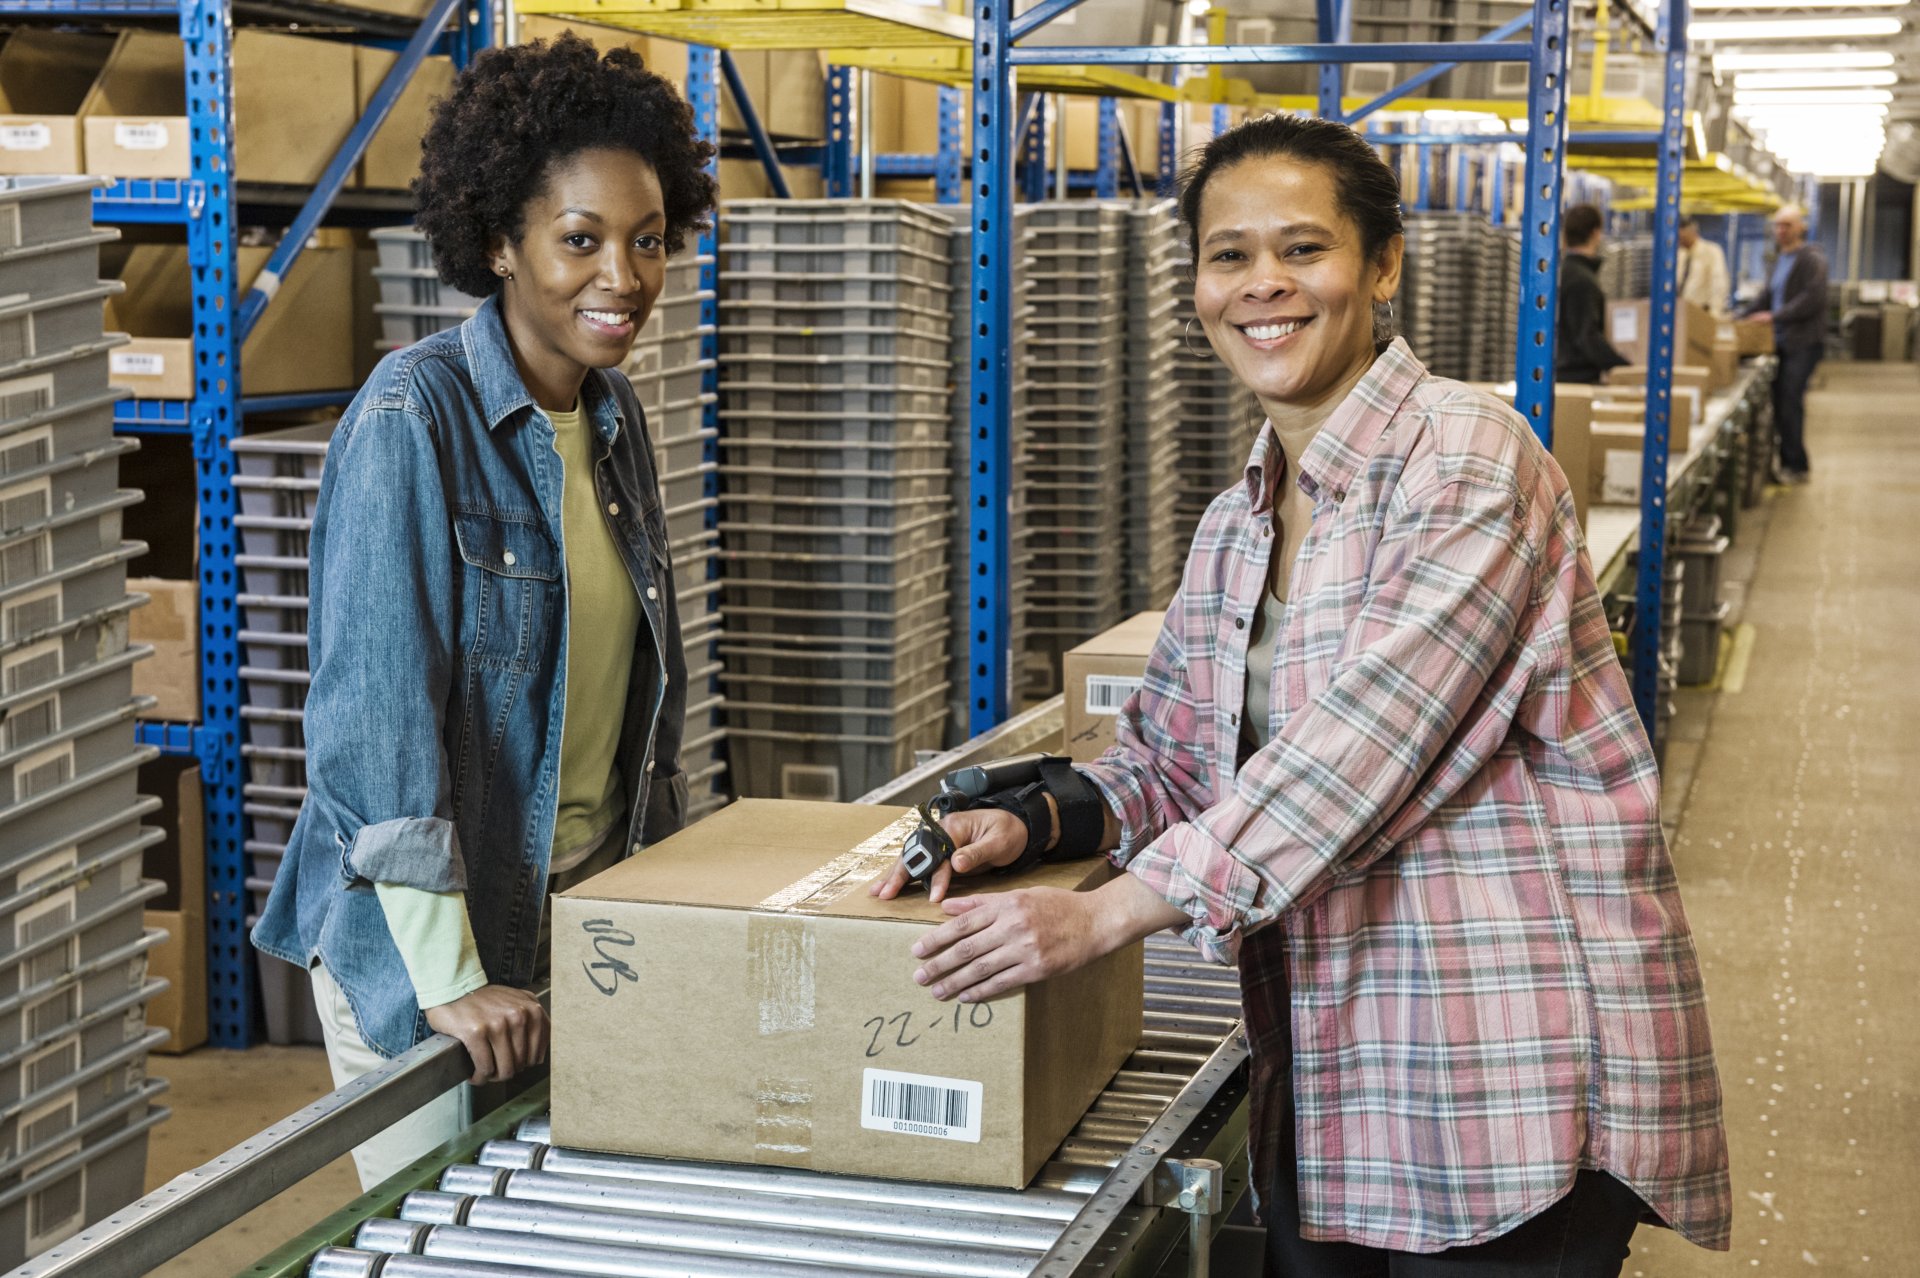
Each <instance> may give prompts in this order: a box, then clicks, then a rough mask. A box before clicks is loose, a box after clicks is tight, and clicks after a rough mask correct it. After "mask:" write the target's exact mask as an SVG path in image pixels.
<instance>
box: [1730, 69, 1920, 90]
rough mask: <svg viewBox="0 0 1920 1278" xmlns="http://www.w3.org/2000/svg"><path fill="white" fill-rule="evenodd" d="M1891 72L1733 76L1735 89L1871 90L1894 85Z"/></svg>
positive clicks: (1791, 72)
mask: <svg viewBox="0 0 1920 1278" xmlns="http://www.w3.org/2000/svg"><path fill="white" fill-rule="evenodd" d="M1899 79H1900V77H1899V76H1898V75H1896V74H1894V73H1893V72H1891V71H1750V72H1748V73H1746V74H1745V75H1737V76H1735V77H1733V87H1734V88H1736V89H1871V88H1875V87H1878V86H1884V85H1889V84H1895V83H1898V82H1899Z"/></svg>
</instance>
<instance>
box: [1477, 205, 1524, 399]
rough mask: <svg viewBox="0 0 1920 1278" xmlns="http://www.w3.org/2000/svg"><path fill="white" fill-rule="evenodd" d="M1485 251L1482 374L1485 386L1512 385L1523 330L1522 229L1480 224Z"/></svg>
mask: <svg viewBox="0 0 1920 1278" xmlns="http://www.w3.org/2000/svg"><path fill="white" fill-rule="evenodd" d="M1481 236H1482V239H1483V241H1484V245H1485V247H1484V248H1483V250H1482V252H1481V258H1480V260H1481V263H1482V267H1483V269H1482V272H1481V284H1482V291H1481V297H1480V306H1481V315H1482V317H1483V318H1482V320H1481V322H1480V323H1479V324H1477V325H1476V327H1477V328H1479V329H1481V330H1482V331H1483V332H1484V333H1485V334H1486V339H1487V341H1486V345H1485V347H1484V348H1483V350H1482V356H1483V359H1482V363H1481V365H1480V374H1479V377H1478V378H1477V379H1476V380H1478V381H1483V382H1504V381H1510V380H1511V379H1512V378H1513V373H1514V358H1515V355H1516V351H1515V348H1514V340H1515V337H1516V335H1517V334H1518V332H1519V328H1520V314H1519V305H1520V228H1519V227H1517V226H1495V225H1493V223H1491V222H1483V223H1481Z"/></svg>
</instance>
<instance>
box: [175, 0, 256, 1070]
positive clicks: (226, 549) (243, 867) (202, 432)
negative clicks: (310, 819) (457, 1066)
mask: <svg viewBox="0 0 1920 1278" xmlns="http://www.w3.org/2000/svg"><path fill="white" fill-rule="evenodd" d="M180 37H181V40H182V41H183V43H184V45H185V51H186V83H187V116H188V119H189V121H190V122H191V127H190V128H189V129H188V134H189V143H188V164H189V169H190V172H191V174H192V178H193V181H194V182H196V183H198V184H199V186H200V190H201V191H202V192H204V198H205V202H204V205H203V206H202V212H201V216H199V217H194V218H189V219H188V220H187V262H188V265H189V267H190V268H191V270H192V272H193V277H194V278H195V279H196V280H202V281H217V280H224V281H228V283H226V284H225V285H223V286H222V285H214V286H211V287H199V288H195V289H194V290H193V326H194V334H195V336H194V343H193V363H194V368H193V375H194V387H193V407H192V410H191V413H192V426H193V463H194V478H195V486H196V487H197V489H198V490H199V491H198V496H199V500H200V510H199V518H200V529H199V534H200V536H199V542H200V562H199V575H200V583H199V584H200V590H199V594H200V636H199V637H200V724H201V730H200V732H199V733H197V734H196V738H197V740H196V744H197V745H198V747H199V750H198V753H199V756H200V779H201V784H202V788H203V791H204V793H205V797H206V857H207V1035H208V1039H209V1041H211V1042H212V1043H213V1044H214V1045H215V1046H216V1047H247V1046H250V1045H251V1044H252V1042H253V1008H254V957H253V948H252V946H251V945H250V944H249V943H248V941H247V890H246V880H247V857H246V834H245V831H244V829H243V827H242V809H241V802H242V800H241V786H242V785H243V783H244V777H243V775H242V771H241V762H240V647H239V643H238V635H239V632H240V618H239V608H238V593H237V582H238V580H239V578H238V574H237V571H236V569H235V567H234V552H235V544H234V532H233V517H234V513H235V509H234V491H233V449H232V443H233V437H234V436H235V435H237V434H239V433H240V379H239V377H238V372H239V368H240V340H239V334H238V332H237V326H236V325H235V324H234V323H233V322H232V321H233V319H234V315H233V302H234V295H233V286H232V284H231V281H232V280H234V279H235V278H236V274H235V269H234V268H235V257H236V254H235V251H234V250H235V245H234V240H233V226H234V209H235V203H236V200H235V196H234V190H233V184H232V179H233V171H234V170H233V79H232V67H233V57H232V53H233V15H232V12H231V10H230V8H229V5H228V0H183V3H182V4H181V6H180Z"/></svg>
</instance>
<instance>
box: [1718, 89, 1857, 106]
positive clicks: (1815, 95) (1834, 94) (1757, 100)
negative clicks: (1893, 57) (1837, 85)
mask: <svg viewBox="0 0 1920 1278" xmlns="http://www.w3.org/2000/svg"><path fill="white" fill-rule="evenodd" d="M1892 101H1893V94H1892V93H1891V92H1890V91H1888V90H1886V89H1736V90H1735V91H1734V94H1733V104H1734V105H1735V106H1736V107H1743V106H1791V107H1800V106H1886V105H1887V104H1888V103H1891V102H1892Z"/></svg>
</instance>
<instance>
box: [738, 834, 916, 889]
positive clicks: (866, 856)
mask: <svg viewBox="0 0 1920 1278" xmlns="http://www.w3.org/2000/svg"><path fill="white" fill-rule="evenodd" d="M919 823H920V818H919V816H918V815H917V814H915V813H912V812H909V813H907V814H906V815H905V816H903V817H901V818H900V819H899V820H897V821H895V822H894V823H893V824H891V825H889V826H887V827H886V828H885V829H884V830H881V831H880V832H879V833H878V834H876V835H874V836H873V837H872V838H869V839H868V840H867V841H866V842H864V843H862V844H860V845H859V846H858V847H855V848H854V849H853V850H852V851H850V852H843V853H841V854H840V855H839V856H837V857H835V858H833V860H831V861H829V862H827V863H826V864H825V865H823V866H821V867H820V868H819V869H817V870H815V871H814V872H813V873H811V874H809V875H807V876H806V877H805V878H801V879H796V880H795V881H794V882H792V883H789V884H788V885H787V886H786V887H783V888H781V889H780V890H779V891H778V892H775V893H774V894H773V895H772V896H770V897H768V898H767V899H766V900H764V901H762V902H760V904H758V905H756V906H754V907H753V908H754V909H755V910H759V911H765V912H771V913H775V914H818V913H819V912H820V911H822V910H824V909H826V908H827V907H828V906H829V905H831V904H833V902H835V901H837V900H839V899H840V898H841V897H842V896H844V895H845V894H846V893H847V892H848V891H849V890H851V889H852V888H853V887H855V886H857V885H859V884H864V883H866V882H868V881H869V880H871V879H872V878H873V877H874V876H875V875H877V874H879V873H880V872H881V871H882V870H884V869H886V868H887V867H888V866H889V865H891V864H892V863H893V862H894V861H895V860H897V859H898V858H899V856H900V849H901V848H903V847H905V846H906V842H907V836H908V835H909V834H911V833H913V830H914V827H915V826H917V825H918V824H919Z"/></svg>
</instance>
